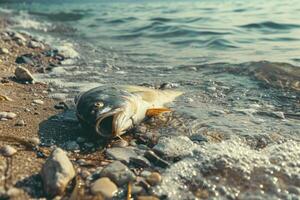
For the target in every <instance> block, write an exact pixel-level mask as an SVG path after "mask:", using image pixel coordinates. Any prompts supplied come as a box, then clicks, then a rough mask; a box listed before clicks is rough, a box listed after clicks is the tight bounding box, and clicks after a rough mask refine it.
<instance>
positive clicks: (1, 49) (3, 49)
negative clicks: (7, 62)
mask: <svg viewBox="0 0 300 200" xmlns="http://www.w3.org/2000/svg"><path fill="white" fill-rule="evenodd" d="M0 54H9V51H8V49H7V48H0Z"/></svg>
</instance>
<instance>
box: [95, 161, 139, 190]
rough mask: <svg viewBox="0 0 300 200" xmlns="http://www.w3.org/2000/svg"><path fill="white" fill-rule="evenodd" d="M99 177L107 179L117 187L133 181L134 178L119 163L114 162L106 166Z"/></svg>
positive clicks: (131, 173) (128, 170)
mask: <svg viewBox="0 0 300 200" xmlns="http://www.w3.org/2000/svg"><path fill="white" fill-rule="evenodd" d="M100 176H101V177H109V178H110V179H111V180H112V181H113V182H115V183H116V184H117V185H118V186H122V185H124V184H126V183H128V182H130V181H134V180H135V178H136V176H135V175H134V173H133V172H132V171H130V169H129V168H128V167H127V166H126V165H124V164H123V163H121V162H120V161H115V162H113V163H111V164H109V165H107V166H106V167H105V168H104V169H103V170H102V171H101V173H100Z"/></svg>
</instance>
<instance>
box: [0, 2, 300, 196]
mask: <svg viewBox="0 0 300 200" xmlns="http://www.w3.org/2000/svg"><path fill="white" fill-rule="evenodd" d="M0 6H1V8H3V9H1V10H0V12H6V13H9V15H11V16H13V19H14V20H15V22H16V24H15V25H14V27H13V28H14V29H17V30H22V31H27V32H30V33H31V34H34V35H35V36H36V37H39V38H42V39H44V40H46V41H47V42H49V43H50V44H52V45H53V46H56V47H57V48H59V49H60V50H62V51H64V53H65V55H68V56H69V57H70V58H71V59H69V60H66V61H65V62H64V64H63V65H62V66H60V67H57V68H54V69H53V71H52V72H51V73H49V74H44V75H41V76H40V77H39V78H41V79H42V80H45V81H50V82H52V83H53V85H55V86H57V87H58V88H59V89H58V91H57V92H55V93H53V94H51V95H52V96H53V97H54V98H69V99H72V98H73V97H74V95H75V94H76V93H78V91H82V90H85V89H87V88H91V87H93V86H97V85H105V84H147V85H150V86H154V87H155V86H158V85H160V84H161V83H165V82H169V83H174V84H173V85H172V84H170V85H169V86H175V87H176V88H178V89H180V90H182V91H184V92H185V95H183V96H182V97H181V98H179V99H178V101H176V102H175V103H174V104H173V105H172V106H173V107H174V108H176V111H177V112H176V115H177V118H179V119H180V122H181V123H177V124H176V123H174V124H173V125H171V127H165V128H161V129H159V131H160V133H161V134H162V135H173V136H176V135H186V136H188V137H189V138H191V139H192V140H193V138H195V135H197V134H200V135H204V136H206V137H207V139H208V141H209V142H208V143H200V144H199V143H197V142H195V146H194V147H193V148H191V154H190V155H189V156H185V158H184V159H182V160H181V161H179V162H177V163H176V164H174V165H172V166H171V167H170V168H169V169H167V170H166V172H165V181H164V182H163V184H162V185H161V187H158V188H156V191H155V192H156V193H158V194H166V195H167V196H169V197H170V199H193V198H194V197H195V196H197V197H199V198H201V197H202V198H204V197H205V195H209V196H210V197H211V198H214V197H215V198H218V197H224V198H228V199H236V198H239V199H246V198H248V199H251V198H256V197H257V198H261V199H276V198H280V199H291V198H295V199H299V198H298V197H299V195H300V185H299V169H300V166H299V161H298V160H299V158H300V151H299V148H298V147H299V145H300V144H299V141H300V123H299V120H300V98H299V97H300V95H299V91H300V71H299V67H297V65H300V57H299V52H300V15H297V14H295V13H298V12H299V11H300V4H298V3H297V1H296V0H294V1H289V2H284V3H283V2H282V1H279V0H274V1H271V2H260V1H251V2H250V1H249V2H244V1H243V2H242V1H234V0H232V1H220V0H215V1H201V2H197V1H164V2H158V1H157V2H153V1H151V2H149V1H138V2H137V1H129V0H128V1H122V2H120V1H110V2H109V3H108V2H104V1H92V0H88V1H84V3H82V2H81V1H64V3H58V1H51V2H46V1H30V3H12V2H11V1H10V3H8V2H6V3H5V2H3V3H2V4H0ZM4 9H8V10H4ZM261 60H267V61H261ZM275 62H285V63H290V64H283V63H275ZM174 122H176V120H174ZM177 122H178V121H177ZM212 172H213V173H212ZM216 174H218V176H215V175H216ZM232 177H235V178H232ZM261 177H264V178H261ZM184 184H186V185H189V186H190V187H183V185H184ZM250 193H251V195H252V196H251V195H250V196H249V194H250Z"/></svg>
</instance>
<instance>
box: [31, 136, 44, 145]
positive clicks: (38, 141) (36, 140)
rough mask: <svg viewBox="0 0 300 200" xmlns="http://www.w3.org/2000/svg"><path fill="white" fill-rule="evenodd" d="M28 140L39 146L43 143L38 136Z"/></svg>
mask: <svg viewBox="0 0 300 200" xmlns="http://www.w3.org/2000/svg"><path fill="white" fill-rule="evenodd" d="M28 142H29V143H30V144H32V145H33V146H38V145H39V144H40V143H41V141H40V139H39V138H37V137H33V138H29V139H28Z"/></svg>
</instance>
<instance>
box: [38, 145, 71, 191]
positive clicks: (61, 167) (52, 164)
mask: <svg viewBox="0 0 300 200" xmlns="http://www.w3.org/2000/svg"><path fill="white" fill-rule="evenodd" d="M41 176H42V180H43V185H44V190H45V192H46V193H47V194H48V195H49V196H51V197H53V196H56V195H61V194H63V193H64V191H65V189H66V187H67V185H68V183H69V182H70V181H71V180H72V179H73V178H74V177H75V170H74V167H73V165H72V163H71V161H70V160H69V158H68V156H67V154H66V153H65V152H64V151H63V150H62V149H60V148H56V149H55V150H54V151H53V152H52V153H51V155H50V156H49V157H48V159H47V160H46V162H45V164H44V165H43V167H42V171H41Z"/></svg>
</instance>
